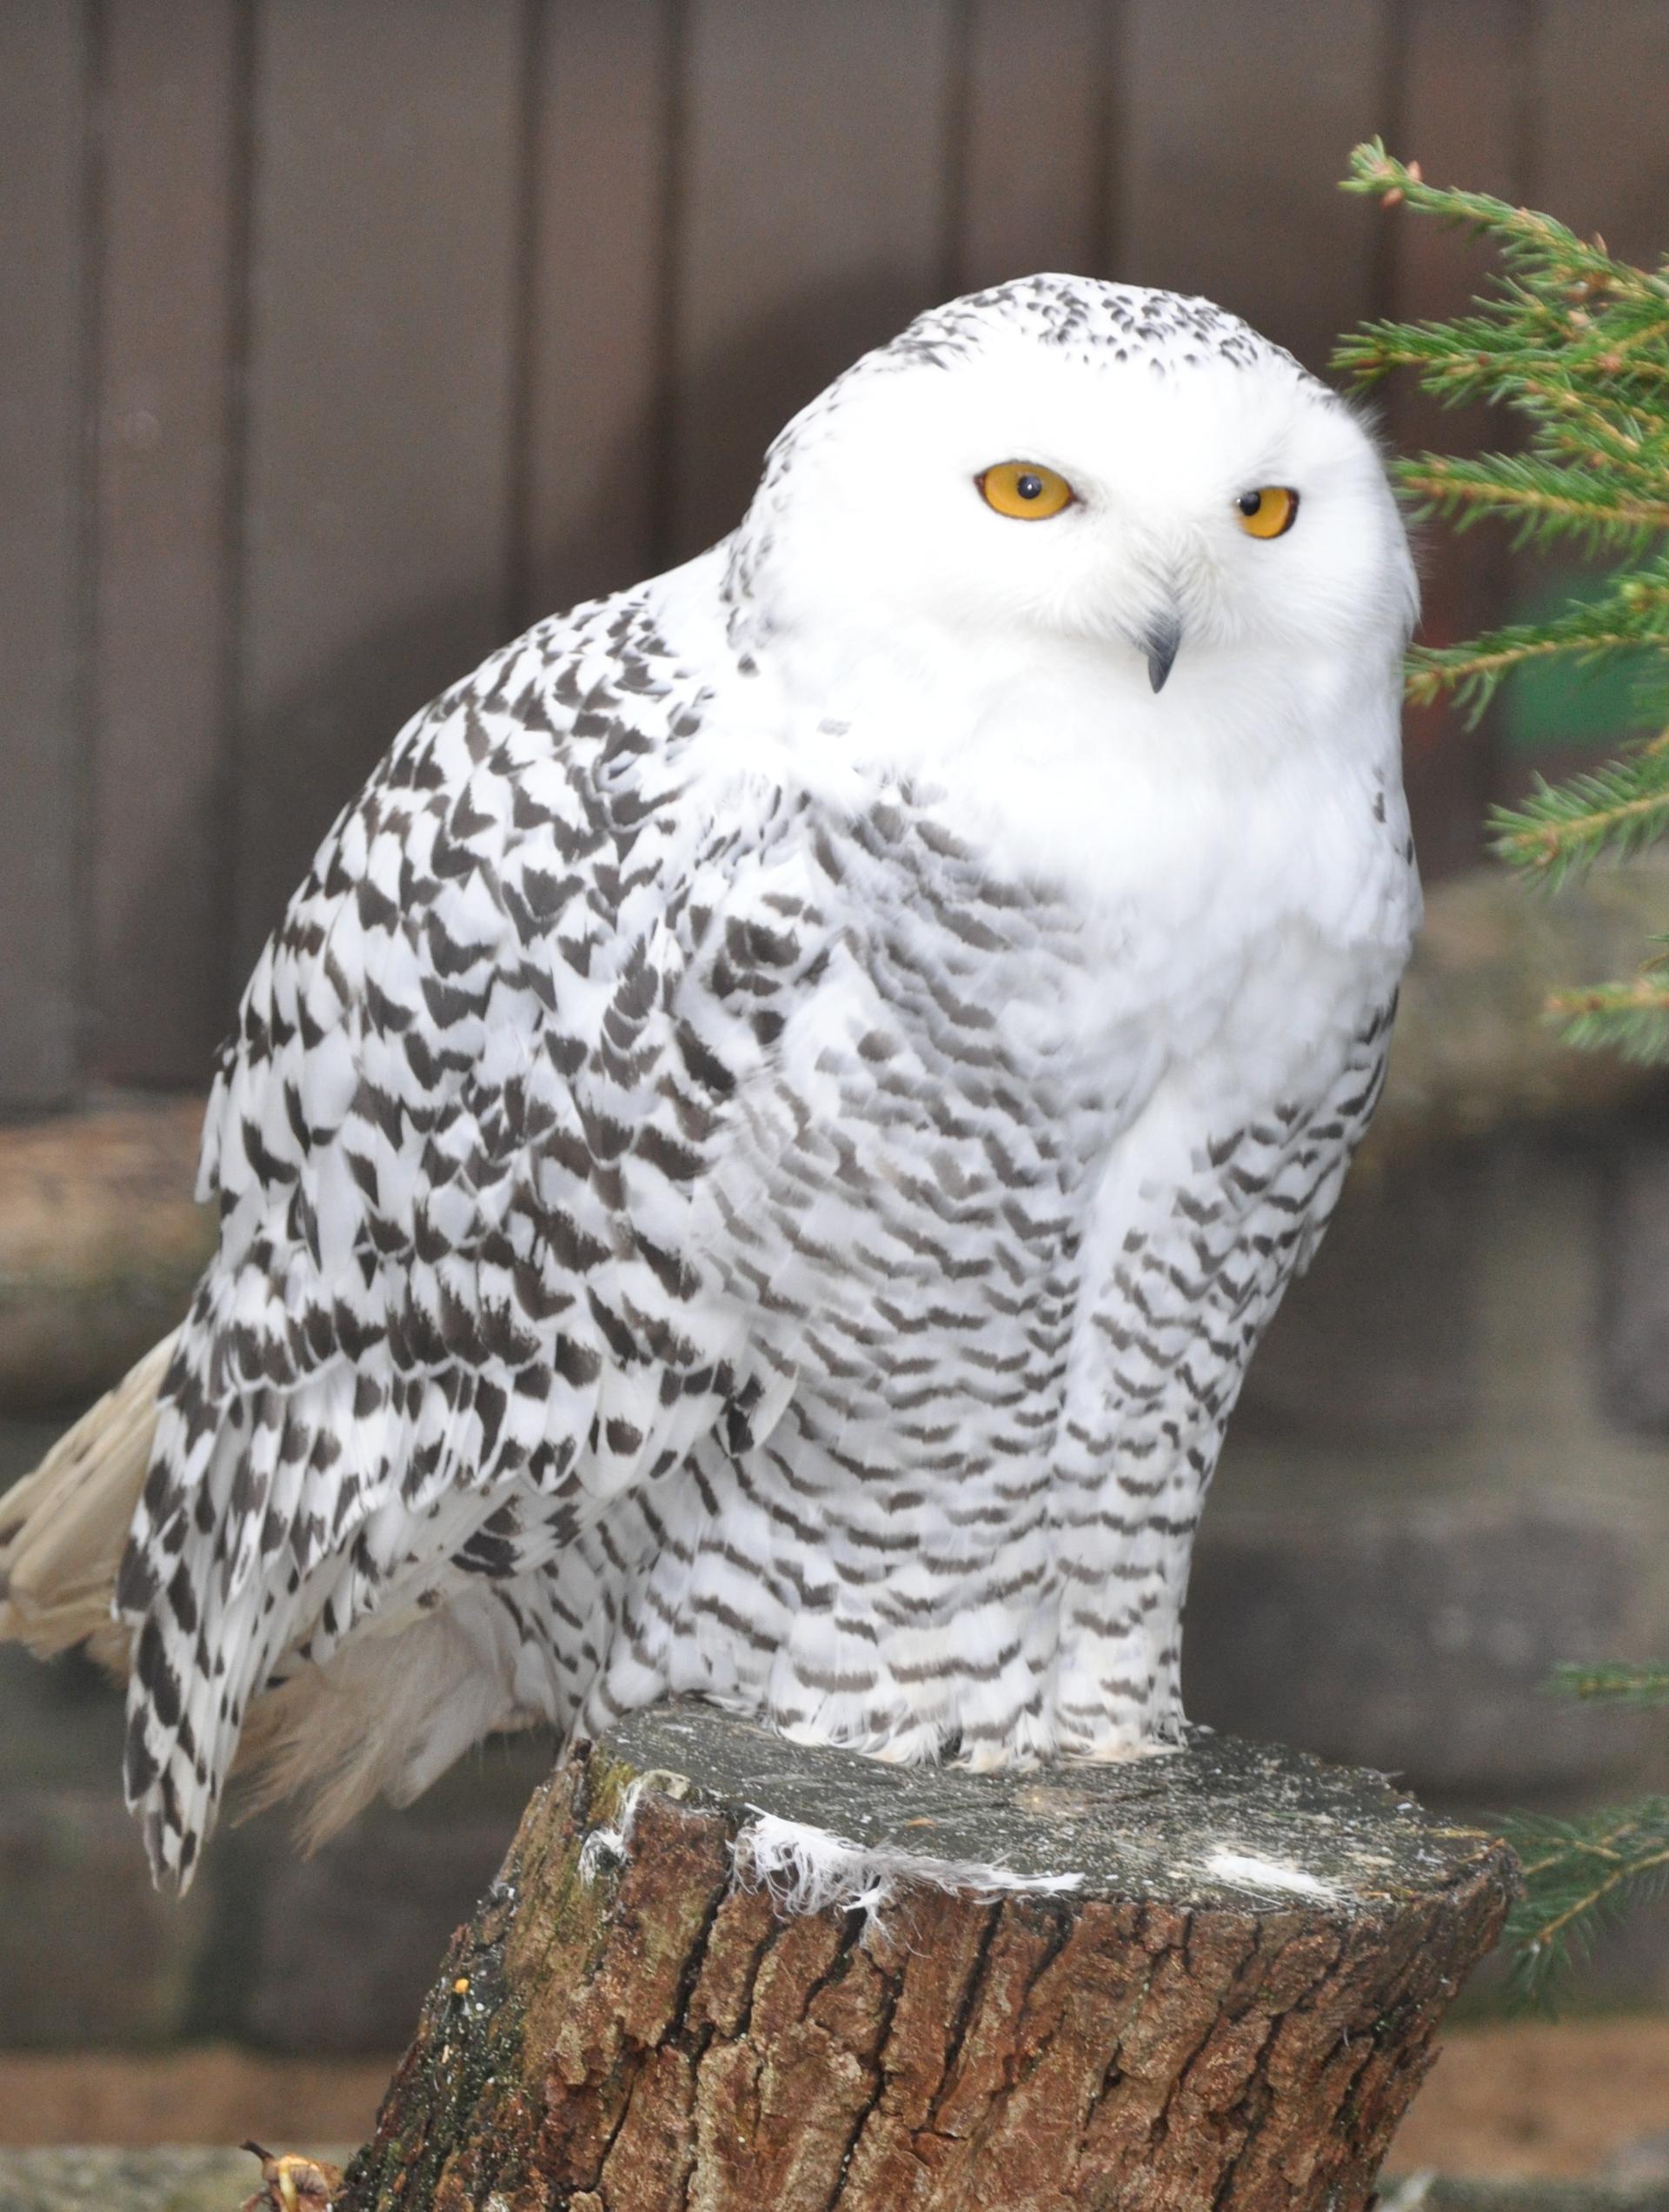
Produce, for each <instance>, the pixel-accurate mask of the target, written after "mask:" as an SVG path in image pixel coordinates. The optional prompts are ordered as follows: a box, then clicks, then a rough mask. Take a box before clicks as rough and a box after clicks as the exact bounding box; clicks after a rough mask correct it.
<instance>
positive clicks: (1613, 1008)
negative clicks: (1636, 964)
mask: <svg viewBox="0 0 1669 2212" xmlns="http://www.w3.org/2000/svg"><path fill="white" fill-rule="evenodd" d="M1658 941H1659V943H1660V944H1662V945H1664V946H1665V947H1666V948H1669V938H1664V939H1659V940H1658ZM1664 958H1665V955H1664V954H1659V958H1658V959H1657V960H1652V961H1648V962H1647V964H1646V967H1644V968H1642V969H1641V971H1640V973H1639V975H1637V976H1636V977H1635V978H1634V980H1633V981H1632V982H1631V983H1596V984H1593V985H1592V986H1590V987H1589V988H1588V989H1587V990H1586V991H1556V992H1555V993H1553V996H1552V997H1551V998H1550V999H1549V1000H1548V1001H1547V1013H1548V1016H1549V1018H1550V1019H1551V1020H1554V1021H1557V1022H1559V1023H1560V1024H1561V1025H1562V1028H1561V1035H1562V1037H1563V1040H1564V1041H1565V1043H1566V1044H1567V1045H1574V1046H1577V1047H1578V1048H1579V1050H1581V1051H1583V1052H1617V1053H1621V1054H1622V1055H1623V1058H1624V1059H1625V1060H1639V1061H1650V1060H1669V973H1664V972H1663V966H1662V963H1663V960H1664Z"/></svg>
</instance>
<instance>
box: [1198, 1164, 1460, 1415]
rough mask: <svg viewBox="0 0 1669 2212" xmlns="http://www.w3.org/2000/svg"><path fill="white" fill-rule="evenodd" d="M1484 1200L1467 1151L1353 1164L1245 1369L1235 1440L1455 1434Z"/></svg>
mask: <svg viewBox="0 0 1669 2212" xmlns="http://www.w3.org/2000/svg"><path fill="white" fill-rule="evenodd" d="M1481 1199H1482V1193H1481V1192H1480V1189H1479V1179H1478V1176H1477V1174H1476V1172H1475V1162H1474V1160H1473V1157H1472V1154H1471V1152H1469V1151H1462V1152H1458V1153H1456V1152H1438V1153H1434V1154H1433V1155H1431V1156H1429V1157H1427V1158H1424V1159H1419V1160H1414V1161H1408V1160H1405V1161H1398V1162H1394V1163H1393V1164H1392V1165H1391V1166H1387V1167H1384V1168H1380V1169H1376V1168H1375V1166H1373V1163H1371V1162H1370V1163H1368V1164H1367V1165H1366V1166H1362V1167H1360V1168H1359V1169H1358V1171H1357V1172H1356V1173H1355V1175H1354V1176H1353V1179H1351V1181H1350V1182H1349V1183H1348V1184H1347V1186H1345V1195H1344V1198H1343V1199H1342V1201H1341V1202H1340V1207H1339V1212H1338V1214H1337V1216H1336V1218H1335V1219H1334V1221H1333V1226H1332V1227H1331V1229H1330V1230H1329V1231H1328V1232H1327V1240H1326V1242H1325V1243H1324V1244H1323V1245H1322V1246H1321V1249H1320V1252H1319V1253H1318V1254H1317V1255H1316V1259H1315V1262H1314V1265H1313V1266H1312V1268H1311V1270H1310V1272H1309V1273H1308V1274H1307V1276H1306V1277H1305V1278H1304V1279H1303V1280H1302V1281H1300V1282H1298V1283H1295V1284H1294V1285H1293V1288H1292V1290H1291V1291H1290V1292H1289V1293H1288V1295H1287V1299H1286V1302H1285V1304H1284V1305H1282V1307H1281V1310H1280V1312H1279V1313H1278V1314H1277V1315H1276V1317H1275V1321H1274V1325H1273V1327H1272V1328H1271V1329H1270V1331H1269V1333H1268V1336H1267V1338H1265V1340H1264V1343H1263V1345H1261V1347H1260V1350H1259V1352H1258V1355H1257V1358H1255V1359H1254V1360H1253V1363H1252V1369H1251V1372H1250V1374H1249V1375H1248V1376H1247V1383H1246V1389H1245V1392H1244V1394H1243V1396H1242V1398H1241V1402H1240V1411H1239V1412H1238V1413H1237V1414H1236V1416H1235V1432H1236V1435H1237V1436H1240V1435H1242V1434H1244V1435H1247V1436H1251V1437H1257V1436H1272V1437H1282V1438H1285V1437H1291V1436H1295V1435H1301V1436H1304V1437H1306V1438H1316V1439H1318V1440H1327V1441H1332V1442H1337V1443H1356V1442H1361V1441H1377V1440H1380V1439H1382V1438H1386V1439H1389V1438H1395V1439H1409V1440H1426V1439H1428V1438H1439V1437H1445V1436H1450V1435H1453V1434H1454V1433H1455V1432H1456V1431H1459V1430H1460V1429H1463V1428H1464V1427H1465V1426H1466V1424H1467V1423H1468V1421H1469V1420H1470V1419H1471V1418H1472V1416H1473V1411H1474V1408H1475V1406H1476V1404H1477V1398H1478V1342H1477V1337H1478V1332H1477V1328H1476V1325H1475V1283H1474V1274H1475V1269H1474V1265H1473V1262H1474V1259H1475V1256H1476V1252H1477V1249H1478V1240H1479V1239H1478V1232H1479V1217H1480V1214H1481V1212H1482V1205H1481Z"/></svg>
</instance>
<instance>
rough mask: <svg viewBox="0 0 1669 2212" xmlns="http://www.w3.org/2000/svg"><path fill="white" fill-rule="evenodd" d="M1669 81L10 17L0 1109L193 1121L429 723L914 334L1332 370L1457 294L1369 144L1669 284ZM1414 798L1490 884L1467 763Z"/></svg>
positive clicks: (1316, 3) (707, 511)
mask: <svg viewBox="0 0 1669 2212" xmlns="http://www.w3.org/2000/svg"><path fill="white" fill-rule="evenodd" d="M1666 90H1669V0H1607V4H1606V6H1605V7H1604V8H1598V7H1595V6H1593V5H1592V4H1591V3H1590V0H1533V4H1532V0H1187V4H1185V5H1180V4H1177V0H0V133H3V136H0V143H3V145H4V146H5V149H6V158H5V160H4V161H3V163H0V297H3V298H4V299H6V300H7V301H8V302H25V303H26V309H25V311H23V312H22V313H17V312H13V313H9V314H8V315H6V316H3V317H0V707H3V721H0V729H3V742H4V746H5V759H6V786H5V804H4V806H3V807H0V1110H6V1111H11V1112H19V1111H26V1110H31V1109H35V1108H39V1107H43V1106H56V1105H60V1104H63V1103H65V1102H68V1101H70V1100H73V1099H75V1098H76V1097H77V1096H79V1095H82V1094H83V1093H84V1092H85V1090H86V1089H87V1087H88V1086H90V1085H93V1084H98V1083H106V1084H108V1083H117V1084H138V1085H150V1086H195V1085H197V1084H200V1083H201V1082H202V1081H203V1079H204V1076H205V1073H206V1070H207V1067H208V1064H209V1055H210V1053H211V1050H212V1046H213V1043H214V1040H215V1039H216V1036H217V1035H218V1034H219V1033H221V1031H222V1029H223V1026H224V1024H225V1022H226V1020H227V1019H228V1017H229V1012H230V1008H231V1006H232V1003H233V1000H234V997H235V993H236V988H237V986H238V985H239V983H240V981H241V980H242V977H243V974H244V973H246V972H247V969H248V967H249V963H250V962H251V960H253V958H254V956H255V953H256V949H257V947H258V946H259V943H260V940H261V939H262V937H263V934H264V933H265V932H266V930H267V929H268V928H269V927H270V926H271V924H272V923H273V921H274V920H276V916H277V914H278V913H279V911H280V909H281V907H282V905H283V900H284V898H285V896H286V894H287V893H288V892H289V888H290V887H291V886H292V885H293V883H294V882H295V881H296V879H297V878H298V877H299V875H300V874H301V872H302V871H303V868H304V867H305V865H306V861H307V858H308V855H309V852H310V850H311V848H312V847H313V845H314V844H315V842H316V840H317V838H318V836H319V835H320V834H321V833H322V830H323V829H324V827H326V825H327V824H328V822H329V819H330V817H331V816H332V814H334V813H335V811H336V808H337V807H339V806H340V805H341V804H342V801H343V800H345V799H347V798H348V797H349V795H350V794H351V793H352V792H353V790H354V789H355V787H356V785H357V784H358V782H359V781H360V780H361V779H362V776H363V774H364V773H365V771H366V769H367V768H368V767H369V765H370V763H371V762H372V761H374V760H375V758H376V755H377V754H379V753H380V752H381V751H382V747H384V746H385V745H386V743H387V742H388V741H389V737H390V736H391V735H392V734H393V732H394V730H395V728H396V726H397V725H398V723H399V721H401V720H402V718H403V717H404V715H406V714H408V713H409V712H410V711H411V710H412V709H414V708H416V707H418V706H420V705H421V704H422V702H423V701H424V700H425V699H427V698H428V697H429V696H430V695H431V694H433V693H434V692H435V691H436V689H438V688H440V687H441V686H442V684H443V683H444V682H446V681H448V680H449V678H451V677H453V676H455V675H456V674H460V673H462V671H463V670H464V669H466V668H468V667H469V665H470V664H471V662H472V661H474V660H475V659H476V658H477V657H478V656H479V655H480V654H482V652H483V651H485V650H486V649H487V648H489V646H490V645H491V644H492V643H493V642H495V641H496V640H498V639H500V638H502V637H503V636H505V635H507V634H509V633H510V632H511V631H512V630H513V629H514V628H515V627H517V626H518V625H520V624H521V623H522V622H523V621H526V620H528V619H529V618H530V617H531V616H532V615H534V614H536V613H538V612H540V611H542V610H544V609H547V608H551V607H554V606H560V605H562V604H565V603H568V602H569V601H573V600H574V599H576V598H579V597H581V596H584V595H588V594H589V593H591V592H594V591H600V590H606V589H608V588H613V587H614V586H615V585H618V584H621V583H622V582H626V581H629V580H631V579H632V578H633V577H635V576H636V575H642V574H644V573H646V572H648V570H649V569H651V568H653V567H655V566H656V565H658V564H660V563H662V562H665V561H670V560H673V559H676V558H679V557H682V555H686V554H688V553H689V552H692V551H694V550H695V549H696V548H699V547H700V546H701V545H702V544H703V543H705V542H707V541H708V540H710V538H711V537H712V536H714V535H716V534H717V533H719V532H720V531H721V530H722V529H724V528H727V527H728V525H729V523H730V522H731V521H733V520H734V518H735V515H736V514H737V512H738V511H739V509H740V508H741V505H742V503H743V502H745V500H746V497H747V495H748V488H749V487H750V485H751V483H752V482H753V480H754V476H755V471H756V469H757V467H758V462H759V458H760V455H761V452H762V451H763V448H764V446H765V444H766V443H767V442H768V439H769V437H770V436H771V435H772V434H773V433H774V432H775V429H776V428H778V427H779V426H780V424H781V422H782V421H783V419H784V418H785V417H786V415H788V413H789V412H791V411H792V410H793V409H795V407H796V406H798V405H799V404H800V403H801V402H802V401H804V400H806V399H808V398H809V397H810V396H811V395H813V394H814V393H815V391H816V390H817V389H819V388H820V387H821V385H822V383H823V382H826V381H827V379H828V377H829V376H830V375H833V374H834V373H835V371H836V370H838V369H840V368H841V367H842V366H843V365H844V364H845V363H846V362H848V360H850V359H851V357H852V356H853V355H854V353H855V352H857V351H858V350H859V349H861V348H862V347H863V346H865V345H867V344H869V343H871V342H874V341H875V340H877V339H880V338H882V337H884V336H886V335H888V333H889V332H891V331H892V330H894V329H896V328H897V327H898V325H899V324H900V323H901V322H902V321H904V320H905V319H906V318H907V317H908V316H909V315H910V314H911V313H912V312H913V311H914V309H917V308H919V307H921V306H923V305H926V304H928V303H929V302H932V301H934V300H935V299H939V298H942V297H944V296H948V295H949V294H951V293H953V292H954V291H957V290H961V289H967V288H968V287H969V286H972V285H974V284H979V283H983V282H991V281H994V280H995V279H998V278H1000V277H1002V276H1010V275H1017V274H1021V273H1023V272H1025V271H1026V270H1027V269H1035V268H1044V267H1054V268H1066V269H1085V270H1089V271H1093V272H1099V273H1104V274H1108V275H1117V276H1126V277H1133V278H1135V279H1138V280H1142V281H1148V282H1165V283H1169V284H1173V285H1176V286H1180V287H1181V288H1184V289H1196V288H1197V289H1202V290H1205V291H1207V292H1210V293H1212V294H1214V296H1217V297H1219V298H1220V299H1222V300H1224V301H1225V302H1227V304H1229V305H1231V306H1233V307H1235V308H1237V309H1240V310H1242V311H1243V312H1245V313H1246V314H1247V315H1249V316H1251V317H1252V318H1253V320H1254V321H1255V322H1258V323H1259V324H1260V326H1261V327H1263V328H1265V329H1267V330H1269V331H1270V333H1271V334H1272V335H1274V336H1276V337H1278V338H1280V339H1281V340H1283V341H1284V342H1286V343H1287V344H1289V345H1291V346H1292V347H1293V349H1294V350H1295V351H1296V352H1297V353H1299V354H1300V356H1301V357H1303V358H1305V359H1306V360H1307V361H1309V362H1311V363H1312V364H1313V365H1315V366H1317V367H1320V366H1322V365H1324V363H1325V360H1326V356H1327V351H1328V349H1329V347H1330V345H1331V343H1332V342H1333V338H1334V336H1335V335H1336V334H1337V333H1338V332H1339V331H1340V329H1343V328H1344V327H1346V326H1347V325H1348V324H1349V323H1351V322H1353V321H1354V320H1355V319H1356V318H1358V317H1359V316H1362V315H1364V314H1366V313H1371V312H1384V311H1390V310H1402V311H1410V312H1415V313H1445V312H1448V311H1451V310H1452V309H1454V308H1455V307H1457V306H1458V305H1460V303H1461V302H1462V301H1463V300H1464V299H1465V297H1466V295H1467V293H1468V290H1469V289H1470V287H1471V285H1472V283H1473V281H1474V278H1475V276H1476V272H1477V267H1478V263H1477V261H1476V258H1475V256H1473V254H1472V253H1471V252H1470V250H1469V249H1467V248H1466V246H1465V244H1464V242H1457V241H1455V240H1453V239H1452V238H1446V237H1444V236H1441V235H1440V234H1438V233H1437V232H1436V231H1434V230H1433V229H1432V228H1431V227H1430V226H1427V225H1420V224H1414V223H1408V222H1406V221H1403V222H1400V223H1398V222H1394V221H1393V222H1387V221H1386V219H1385V218H1383V217H1381V216H1378V215H1377V214H1376V213H1375V211H1374V210H1373V209H1368V208H1366V207H1363V206H1362V205H1360V203H1353V202H1348V201H1346V200H1345V199H1343V198H1341V197H1340V196H1339V195H1338V194H1337V193H1336V192H1335V191H1334V189H1333V186H1334V183H1335V181H1336V178H1337V176H1338V174H1339V172H1340V169H1341V167H1342V165H1343V161H1344V157H1345V155H1346V153H1347V149H1349V147H1350V146H1351V144H1352V143H1353V142H1354V141H1355V140H1356V139H1357V138H1358V137H1360V136H1364V135H1365V134H1366V133H1368V132H1370V131H1373V130H1381V131H1382V132H1384V134H1385V135H1386V136H1387V138H1388V139H1389V140H1390V141H1391V142H1392V143H1393V144H1395V145H1397V146H1398V147H1400V148H1406V149H1409V150H1411V151H1413V152H1416V153H1418V154H1420V156H1422V158H1423V159H1424V161H1425V163H1426V167H1427V169H1428V171H1429V172H1430V173H1433V174H1438V175H1446V176H1456V177H1463V178H1464V179H1466V181H1468V182H1475V183H1481V184H1485V185H1487V186H1491V187H1493V188H1494V189H1501V190H1504V191H1506V192H1509V193H1511V194H1513V195H1514V196H1535V197H1537V198H1539V199H1540V200H1542V201H1543V202H1545V203H1546V204H1548V205H1550V206H1553V207H1554V208H1556V209H1559V211H1560V212H1561V213H1563V214H1565V215H1566V216H1568V217H1569V218H1570V219H1572V220H1573V221H1575V222H1576V223H1579V224H1582V225H1585V226H1598V227H1599V228H1602V229H1605V230H1606V232H1607V235H1608V236H1610V237H1611V238H1612V242H1613V243H1615V244H1617V245H1618V246H1619V247H1621V248H1622V249H1625V250H1626V251H1629V252H1632V253H1634V254H1637V255H1651V254H1652V253H1654V252H1656V251H1657V250H1659V249H1661V248H1662V246H1663V245H1664V244H1665V243H1666V242H1669V134H1665V133H1664V132H1663V131H1662V130H1661V129H1660V127H1659V120H1660V115H1661V110H1662V106H1663V99H1664V94H1665V92H1666ZM1388 427H1389V428H1390V431H1391V433H1392V435H1393V437H1395V438H1396V439H1397V440H1398V441H1399V442H1423V441H1426V440H1427V439H1430V440H1432V441H1433V442H1439V441H1441V442H1453V441H1454V440H1456V439H1457V438H1459V439H1461V440H1466V439H1468V438H1476V437H1478V436H1480V435H1484V433H1485V429H1486V426H1485V425H1483V424H1481V423H1479V422H1475V421H1459V422H1457V421H1456V420H1455V419H1454V418H1452V417H1444V418H1441V419H1437V418H1434V417H1433V415H1431V414H1430V412H1429V410H1426V409H1423V408H1422V407H1421V406H1420V404H1419V403H1418V402H1415V401H1413V400H1411V399H1410V398H1408V396H1407V395H1398V396H1396V397H1394V398H1393V402H1392V403H1391V407H1390V411H1389V425H1388ZM1426 572H1427V597H1428V607H1429V609H1430V619H1431V624H1432V628H1433V633H1434V634H1441V635H1454V634H1461V633H1462V632H1463V631H1464V630H1465V629H1466V628H1470V627H1472V626H1473V625H1475V624H1476V623H1477V622H1478V621H1482V620H1486V619H1487V618H1488V616H1489V615H1490V614H1491V613H1492V612H1493V610H1494V609H1495V608H1497V607H1498V606H1499V604H1500V601H1501V595H1502V590H1503V571H1502V567H1501V564H1500V562H1499V560H1497V559H1494V558H1493V556H1492V555H1490V554H1489V553H1488V552H1487V551H1486V550H1485V548H1484V544H1483V541H1480V540H1473V541H1469V546H1468V550H1467V555H1466V558H1465V559H1464V560H1463V559H1461V558H1460V557H1458V556H1457V555H1456V554H1455V553H1454V551H1453V547H1452V546H1451V545H1449V544H1448V543H1446V541H1443V539H1442V538H1441V535H1440V534H1437V535H1434V536H1433V540H1432V541H1431V542H1430V544H1429V545H1428V548H1427V550H1426ZM1409 766H1410V776H1411V781H1412V782H1413V787H1414V791H1415V797H1416V805H1417V810H1418V816H1419V821H1420V836H1421V842H1422V849H1423V851H1424V852H1425V854H1426V860H1427V865H1428V867H1432V866H1435V867H1439V868H1442V867H1452V866H1454V865H1457V864H1459V863H1460V862H1462V861H1464V860H1466V858H1467V857H1468V856H1469V855H1470V854H1472V853H1473V851H1474V850H1475V844H1476V835H1477V820H1478V815H1479V809H1480V807H1481V804H1482V801H1483V800H1484V798H1485V796H1486V794H1487V792H1488V790H1489V789H1490V788H1491V787H1492V784H1491V779H1492V774H1493V770H1492V767H1491V764H1490V759H1489V754H1488V751H1487V748H1486V747H1485V746H1481V745H1479V744H1478V743H1475V742H1466V741H1461V740H1460V739H1459V738H1458V737H1457V734H1456V733H1455V731H1454V729H1453V726H1452V724H1450V723H1449V722H1447V721H1441V720H1440V719H1438V718H1427V720H1426V721H1425V722H1424V723H1422V724H1416V725H1413V726H1412V727H1411V730H1410V750H1409Z"/></svg>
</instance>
